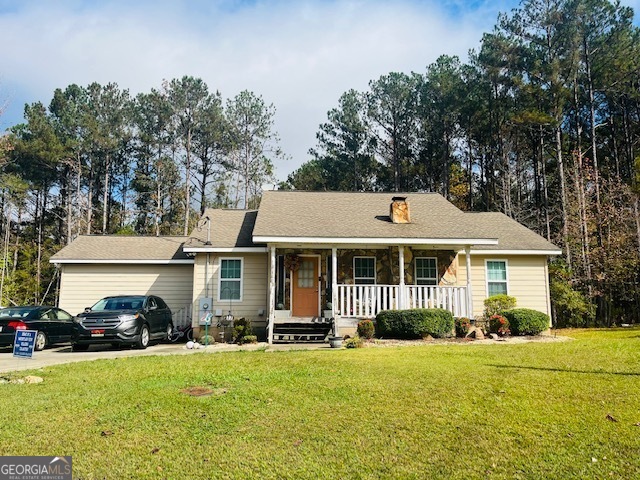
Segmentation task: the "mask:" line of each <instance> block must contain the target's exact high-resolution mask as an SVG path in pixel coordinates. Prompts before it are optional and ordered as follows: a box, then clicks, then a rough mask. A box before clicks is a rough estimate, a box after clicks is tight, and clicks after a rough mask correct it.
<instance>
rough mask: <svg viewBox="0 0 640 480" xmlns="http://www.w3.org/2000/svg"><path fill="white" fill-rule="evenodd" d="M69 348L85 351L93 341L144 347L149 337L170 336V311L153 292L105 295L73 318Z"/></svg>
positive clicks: (171, 325) (162, 337) (152, 338)
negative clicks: (151, 293)
mask: <svg viewBox="0 0 640 480" xmlns="http://www.w3.org/2000/svg"><path fill="white" fill-rule="evenodd" d="M73 327H74V328H73V340H72V347H73V350H74V351H81V350H87V349H88V348H89V345H91V344H93V343H111V344H112V345H114V346H119V345H133V346H136V347H138V348H147V346H148V345H149V343H150V342H151V340H166V339H167V338H169V337H170V336H171V331H172V330H173V321H172V316H171V310H170V309H169V307H168V306H167V304H166V303H165V302H164V300H162V299H161V298H160V297H157V296H155V295H146V296H144V295H118V296H114V297H106V298H103V299H102V300H100V301H99V302H98V303H96V304H95V305H94V306H93V307H88V308H87V309H86V310H85V311H84V312H83V313H81V314H79V315H78V316H76V317H75V318H74V326H73Z"/></svg>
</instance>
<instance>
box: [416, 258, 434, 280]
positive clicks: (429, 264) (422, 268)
mask: <svg viewBox="0 0 640 480" xmlns="http://www.w3.org/2000/svg"><path fill="white" fill-rule="evenodd" d="M416 285H438V263H437V261H436V259H435V258H430V257H418V258H416Z"/></svg>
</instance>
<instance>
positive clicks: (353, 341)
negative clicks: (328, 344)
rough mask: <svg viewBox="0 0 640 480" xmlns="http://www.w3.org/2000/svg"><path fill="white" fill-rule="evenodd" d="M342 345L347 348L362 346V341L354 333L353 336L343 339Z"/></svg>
mask: <svg viewBox="0 0 640 480" xmlns="http://www.w3.org/2000/svg"><path fill="white" fill-rule="evenodd" d="M368 321H369V322H370V321H371V320H368ZM344 346H345V347H347V348H362V347H364V342H363V341H362V338H360V337H359V336H358V335H356V336H355V337H353V338H349V339H347V340H345V342H344Z"/></svg>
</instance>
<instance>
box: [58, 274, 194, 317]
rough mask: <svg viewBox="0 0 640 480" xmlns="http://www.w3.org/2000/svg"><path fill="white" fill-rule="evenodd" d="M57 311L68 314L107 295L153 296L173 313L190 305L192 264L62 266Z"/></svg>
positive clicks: (75, 313) (75, 312)
mask: <svg viewBox="0 0 640 480" xmlns="http://www.w3.org/2000/svg"><path fill="white" fill-rule="evenodd" d="M61 269H62V271H61V275H62V276H61V279H60V299H59V302H58V303H59V306H60V308H62V309H64V310H67V311H68V312H69V313H71V314H72V315H77V314H78V313H80V312H82V311H83V310H84V309H85V307H90V306H91V305H93V304H94V303H96V302H97V301H98V300H100V299H101V298H103V297H106V296H108V295H121V294H132V295H157V296H159V297H161V298H162V299H163V300H164V301H165V302H166V303H167V305H169V308H171V310H172V311H173V312H176V311H178V310H179V309H181V308H184V307H187V306H188V305H189V304H191V295H192V292H193V287H192V282H193V265H122V264H111V265H105V264H63V265H62V266H61Z"/></svg>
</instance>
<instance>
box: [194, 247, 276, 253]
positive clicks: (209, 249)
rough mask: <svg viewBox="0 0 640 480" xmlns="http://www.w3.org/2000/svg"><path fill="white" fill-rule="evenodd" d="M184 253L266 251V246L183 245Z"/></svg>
mask: <svg viewBox="0 0 640 480" xmlns="http://www.w3.org/2000/svg"><path fill="white" fill-rule="evenodd" d="M183 251H184V252H185V253H266V252H267V251H268V250H267V247H213V246H211V247H184V248H183Z"/></svg>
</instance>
